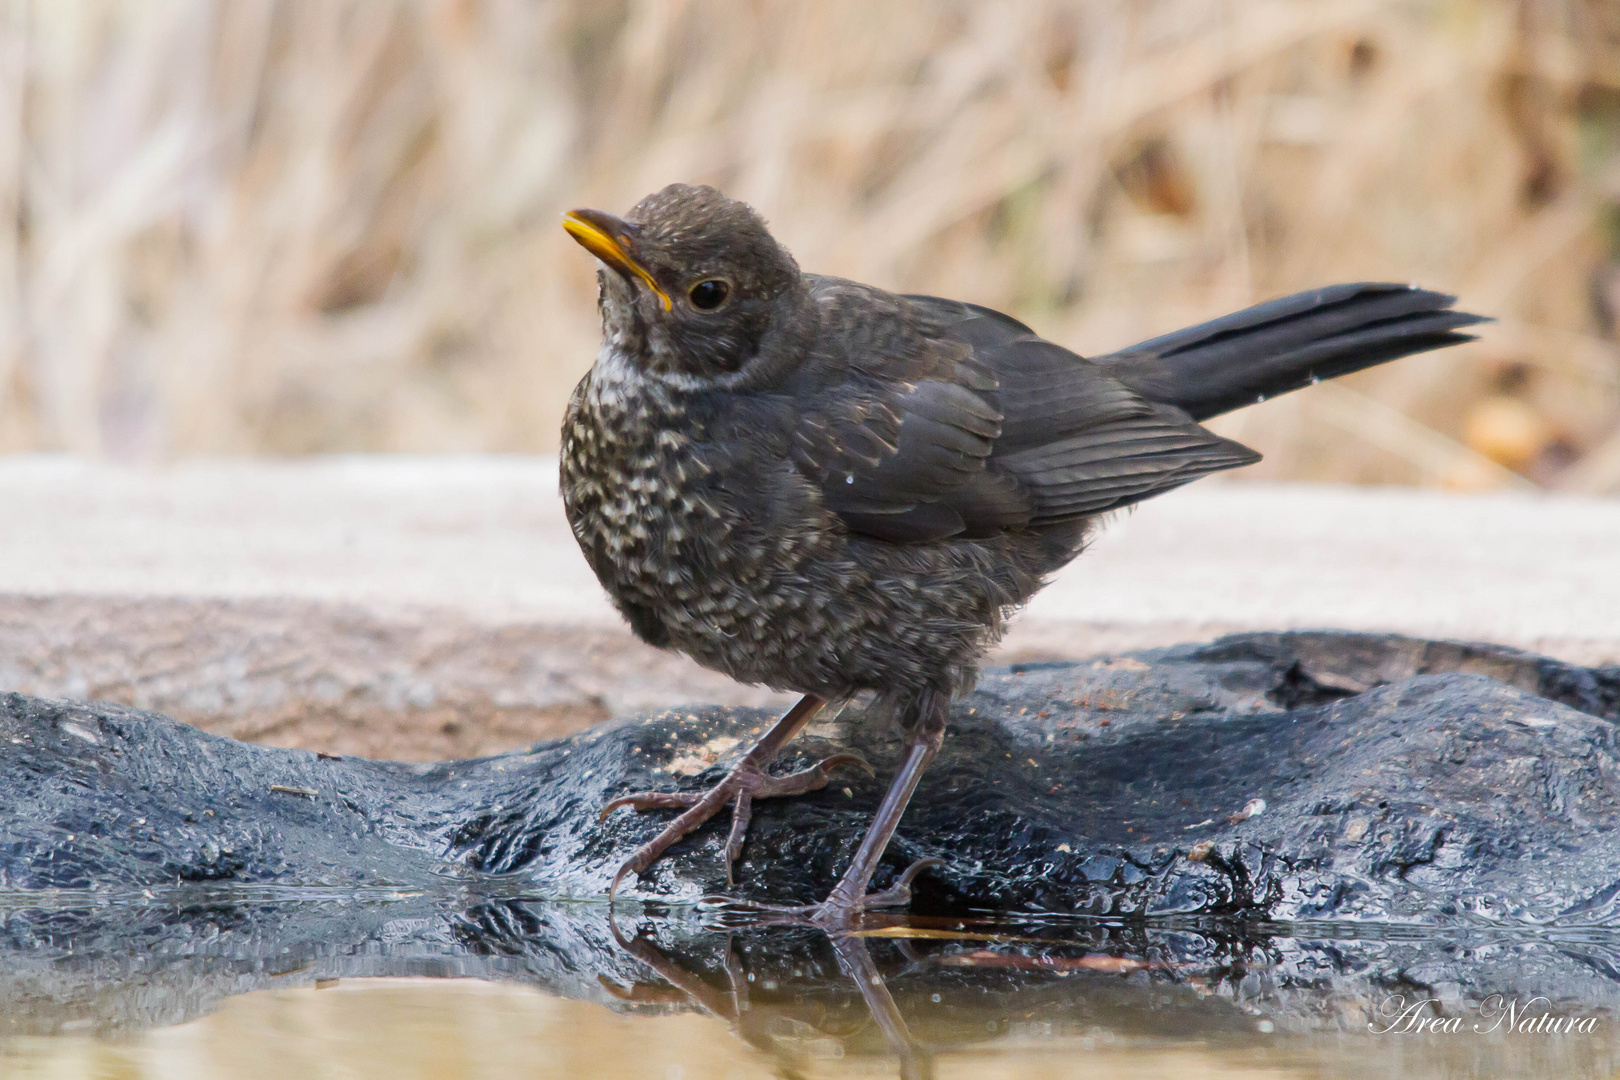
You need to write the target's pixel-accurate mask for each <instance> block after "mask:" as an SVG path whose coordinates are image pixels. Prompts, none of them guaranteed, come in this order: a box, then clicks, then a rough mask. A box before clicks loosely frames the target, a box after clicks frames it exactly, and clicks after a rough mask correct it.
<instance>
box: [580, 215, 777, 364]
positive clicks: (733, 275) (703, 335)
mask: <svg viewBox="0 0 1620 1080" xmlns="http://www.w3.org/2000/svg"><path fill="white" fill-rule="evenodd" d="M563 228H565V229H567V230H568V233H569V235H571V236H572V237H573V238H574V239H575V240H577V241H579V243H580V244H581V245H582V246H583V247H584V248H585V249H586V250H587V251H589V252H590V253H591V254H592V255H595V256H596V257H597V259H599V260H600V261H601V263H602V269H601V270H600V271H599V272H598V274H597V278H598V280H599V282H600V286H601V300H600V305H601V309H602V331H603V334H604V335H605V336H606V338H607V340H608V343H609V344H610V345H611V346H612V347H614V348H615V349H617V350H619V351H621V352H623V353H625V354H627V355H629V356H631V357H633V358H635V360H636V362H637V363H638V364H640V365H642V366H643V367H644V368H646V369H647V370H649V371H651V372H653V373H656V374H660V375H664V376H676V377H680V376H685V377H688V378H695V379H700V380H721V381H728V377H731V376H734V375H735V373H737V372H740V371H742V370H743V369H744V368H746V367H748V366H749V365H750V363H751V361H753V360H754V359H755V358H756V357H757V356H758V355H759V354H760V352H761V346H762V343H763V342H764V340H765V335H766V332H767V331H769V330H771V329H772V328H773V326H780V325H782V324H783V323H784V322H786V321H790V320H791V318H792V315H793V313H794V311H795V310H796V308H797V307H798V306H800V305H801V302H802V300H803V297H804V295H805V294H804V287H803V284H802V282H801V280H800V276H799V266H798V264H797V263H795V262H794V261H793V256H792V255H790V254H788V252H787V249H785V248H783V247H782V245H780V244H778V243H777V242H776V240H775V239H774V238H773V237H772V236H771V234H770V232H769V230H767V229H766V228H765V223H764V222H763V221H762V220H760V217H759V215H758V214H756V213H754V211H753V210H752V209H751V208H750V207H749V206H748V205H747V204H746V203H741V202H738V201H736V200H735V199H728V198H726V197H725V196H724V195H722V194H720V192H718V191H716V190H714V189H713V188H710V187H692V186H690V185H687V184H671V185H670V186H669V187H666V188H664V189H663V190H662V191H660V192H657V193H656V194H653V195H649V196H647V197H646V198H645V199H642V200H641V201H640V202H639V203H637V204H636V205H635V207H634V208H633V209H631V211H630V213H629V214H627V215H626V216H625V217H623V218H619V217H615V216H613V215H612V214H607V213H603V212H602V211H600V210H571V211H569V212H568V213H567V214H565V215H563Z"/></svg>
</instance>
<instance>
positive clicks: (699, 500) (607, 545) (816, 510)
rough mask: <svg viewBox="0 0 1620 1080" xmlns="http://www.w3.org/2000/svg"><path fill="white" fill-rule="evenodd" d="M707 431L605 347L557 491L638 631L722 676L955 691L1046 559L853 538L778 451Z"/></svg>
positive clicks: (576, 400)
mask: <svg viewBox="0 0 1620 1080" xmlns="http://www.w3.org/2000/svg"><path fill="white" fill-rule="evenodd" d="M709 419H712V418H709ZM707 422H708V421H707V420H706V418H705V416H704V415H703V406H702V405H701V403H700V401H699V398H698V396H697V395H693V396H691V397H685V396H683V395H682V392H681V391H679V390H676V389H673V388H671V387H669V386H668V385H666V384H664V383H662V382H661V381H656V380H652V379H647V378H644V377H641V376H640V375H639V373H636V372H634V371H633V370H631V366H630V364H629V362H628V361H625V360H621V359H618V358H615V357H612V356H611V355H607V354H604V357H603V358H602V359H600V360H599V361H598V363H597V366H596V367H595V368H594V369H593V370H592V371H591V373H590V374H588V375H587V376H586V377H585V379H584V380H583V381H582V382H581V383H580V384H579V386H578V387H577V388H576V389H575V391H574V396H573V399H572V401H571V402H570V405H569V409H568V414H567V417H566V420H565V421H564V425H563V439H562V454H561V487H562V495H563V502H564V505H565V507H566V508H567V513H568V520H569V524H570V525H571V526H572V527H573V530H574V536H575V538H576V539H577V540H578V541H579V544H580V547H581V549H583V551H584V554H585V558H586V560H587V561H588V562H589V563H590V565H591V568H592V569H593V570H594V571H595V572H596V576H597V578H598V579H599V580H600V581H601V582H602V584H603V586H604V587H606V589H607V591H608V594H609V595H610V596H611V597H612V599H613V601H614V604H615V605H616V606H617V607H618V609H619V610H620V611H621V612H622V613H623V614H624V616H625V618H626V619H627V620H628V621H629V622H630V625H631V628H632V629H634V630H635V632H636V634H637V635H638V636H639V637H641V638H642V639H643V640H645V641H647V642H649V643H650V644H653V645H657V646H660V647H666V648H674V649H678V650H680V651H681V652H684V653H686V654H687V655H689V656H691V657H692V658H693V659H695V660H697V661H698V662H699V663H701V664H703V665H705V666H707V667H711V668H714V669H716V670H719V671H723V672H725V673H726V674H728V675H731V676H732V677H733V678H736V679H739V680H741V681H744V682H751V683H765V684H768V685H771V686H774V687H777V688H781V689H792V690H798V691H800V692H805V693H816V694H820V695H822V696H824V697H829V698H833V697H841V696H844V695H846V694H849V693H853V692H855V691H857V690H880V691H884V692H897V693H903V692H906V691H915V690H919V689H921V688H922V687H924V686H940V687H949V686H955V685H960V684H961V682H962V680H963V679H964V677H966V676H967V675H968V673H969V672H970V670H971V668H972V666H973V664H974V662H975V661H976V659H977V657H978V655H979V654H980V652H981V651H982V649H983V648H984V646H985V644H986V643H987V642H988V641H989V640H992V639H993V638H995V637H996V636H997V635H998V634H999V633H1000V630H1001V626H1002V620H1003V617H1004V615H1005V614H1006V613H1007V612H1008V611H1009V610H1010V609H1011V608H1012V607H1014V606H1016V605H1017V604H1020V603H1022V602H1023V601H1024V600H1025V599H1027V598H1028V597H1029V595H1030V594H1031V593H1033V592H1034V591H1035V590H1036V589H1037V588H1039V587H1040V584H1041V579H1042V575H1043V574H1044V573H1046V572H1048V571H1049V570H1051V569H1052V568H1053V566H1055V565H1056V563H1057V561H1056V560H1054V559H1053V554H1052V552H1051V551H1050V550H1048V548H1049V545H1047V544H1044V543H1043V542H1041V541H1040V539H1039V538H1038V537H1035V536H1033V535H1030V534H1024V535H1003V536H999V537H995V538H990V539H985V540H965V539H964V540H948V541H941V542H933V543H929V544H894V543H888V542H884V541H881V540H876V539H871V538H866V537H861V536H857V535H852V534H851V533H850V532H849V530H848V529H847V528H845V527H844V526H843V525H842V524H841V523H840V522H838V521H837V519H836V518H835V517H834V516H833V515H832V514H831V513H830V512H829V511H828V510H827V509H826V508H825V506H824V504H823V503H822V500H821V498H820V497H819V495H818V494H817V492H816V489H815V488H814V486H813V485H812V484H811V483H809V481H807V480H806V479H805V478H804V477H803V476H801V475H800V474H799V472H798V470H797V469H796V468H795V467H794V465H793V464H792V462H791V461H790V460H789V458H788V456H787V454H786V452H785V450H784V452H783V453H782V454H780V455H777V454H774V453H772V452H770V451H768V450H766V449H765V448H763V447H760V446H758V445H757V444H756V445H751V446H747V447H739V446H737V445H735V444H736V442H737V438H736V435H735V433H718V432H710V431H709V430H707ZM711 435H713V436H716V437H714V438H711ZM1070 555H1072V549H1071V550H1069V551H1068V552H1067V554H1064V555H1062V561H1066V559H1067V558H1068V557H1069V556H1070Z"/></svg>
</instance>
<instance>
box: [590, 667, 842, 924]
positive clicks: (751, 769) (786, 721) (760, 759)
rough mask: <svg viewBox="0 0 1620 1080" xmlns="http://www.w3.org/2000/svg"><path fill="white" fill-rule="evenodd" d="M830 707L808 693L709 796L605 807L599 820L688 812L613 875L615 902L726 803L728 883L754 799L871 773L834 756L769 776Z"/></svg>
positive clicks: (628, 798) (644, 798) (642, 797)
mask: <svg viewBox="0 0 1620 1080" xmlns="http://www.w3.org/2000/svg"><path fill="white" fill-rule="evenodd" d="M826 704H827V702H826V699H824V698H819V697H817V696H815V695H814V694H806V695H805V696H804V697H803V698H801V699H800V701H799V703H798V704H797V705H795V706H793V708H791V709H789V710H788V711H787V714H786V715H785V716H783V717H782V719H780V720H778V721H777V722H776V725H775V726H774V727H772V728H771V730H769V731H767V732H766V733H765V734H764V735H763V736H761V737H760V740H759V742H757V743H755V744H754V746H753V748H752V749H750V750H749V751H748V753H746V754H744V755H743V757H742V760H740V761H738V762H737V764H736V765H734V766H732V769H731V771H730V772H729V773H727V774H726V776H725V779H723V780H721V781H720V782H719V783H718V784H716V785H715V786H714V787H712V788H710V789H709V790H708V791H705V792H702V793H697V792H661V791H637V792H632V793H631V794H629V795H621V796H620V797H619V798H617V799H614V800H613V801H612V802H610V803H608V804H607V805H606V806H604V807H603V808H602V814H601V818H599V819H598V820H603V819H606V817H607V816H608V815H609V814H611V813H612V812H613V811H615V810H617V809H619V808H620V807H623V806H629V807H633V808H634V809H636V810H660V809H676V808H680V809H683V810H684V813H682V814H681V815H680V816H679V817H677V818H676V819H675V820H674V821H672V822H670V823H669V825H668V826H667V827H666V828H665V829H664V831H663V832H661V833H659V834H658V835H657V836H655V837H653V838H652V839H651V840H649V841H647V843H645V844H643V845H641V847H639V848H637V849H636V851H635V854H633V855H631V856H630V858H628V859H626V860H625V861H624V864H623V865H622V866H620V867H619V871H618V873H616V874H614V875H613V884H612V885H611V886H609V888H608V899H609V900H610V901H611V900H612V899H613V897H614V895H615V894H616V893H618V891H619V883H620V882H622V881H623V880H624V879H625V877H626V876H627V875H629V874H640V873H643V872H645V871H646V870H647V868H648V867H650V866H652V864H653V863H655V862H657V861H658V860H659V859H660V858H662V857H663V854H664V852H666V851H668V850H669V848H670V846H671V845H672V844H674V843H675V842H676V841H677V840H679V839H680V838H681V837H683V836H685V835H686V834H687V833H689V832H691V831H692V830H693V829H696V828H697V827H698V826H699V825H702V824H703V823H704V822H705V821H708V820H709V819H710V818H712V817H714V815H715V814H718V813H719V812H720V811H721V810H722V809H723V808H724V807H725V806H726V804H727V803H730V804H731V813H732V822H731V833H730V835H729V836H728V837H727V838H726V852H725V863H726V880H727V881H728V882H729V881H730V880H731V866H732V863H733V862H734V861H735V860H736V858H737V856H738V854H740V853H741V851H742V845H743V838H744V836H745V835H746V834H747V830H748V820H749V818H750V817H751V816H752V815H753V801H754V800H755V799H766V798H775V797H779V796H783V795H803V794H805V793H806V792H810V791H818V790H820V789H821V788H824V787H826V786H827V774H828V773H829V772H830V771H831V770H832V769H834V768H836V767H837V766H839V765H859V766H861V767H862V768H867V769H868V770H869V769H870V767H869V766H867V764H866V762H865V761H864V760H862V759H861V758H859V757H857V756H855V755H854V754H834V755H833V756H832V757H829V758H827V759H825V760H823V761H821V762H819V763H818V764H816V765H813V766H811V767H810V768H808V769H802V770H800V771H799V772H796V773H791V774H789V775H787V776H772V775H771V774H770V773H768V772H766V771H765V766H766V765H768V764H770V761H771V759H772V758H774V757H775V756H776V755H777V752H778V751H780V750H781V749H782V747H783V746H785V745H786V744H787V742H788V741H789V740H790V739H792V738H793V737H794V736H795V735H797V734H798V733H799V732H800V731H801V730H802V729H803V728H804V726H805V725H806V724H808V723H809V722H810V721H811V719H813V718H814V717H815V715H816V713H818V712H820V711H821V709H822V708H823V707H824V706H825V705H826Z"/></svg>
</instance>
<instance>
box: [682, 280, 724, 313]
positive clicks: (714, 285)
mask: <svg viewBox="0 0 1620 1080" xmlns="http://www.w3.org/2000/svg"><path fill="white" fill-rule="evenodd" d="M686 295H687V296H689V297H690V298H691V300H692V306H693V307H695V308H697V309H698V310H699V311H713V310H714V309H715V308H717V307H719V306H720V305H721V304H723V303H725V302H726V297H728V296H730V295H731V286H730V285H728V284H726V283H725V282H724V281H721V280H720V279H719V278H709V279H707V280H706V281H700V282H698V283H697V284H696V285H694V286H692V290H691V291H690V292H688V293H687V294H686Z"/></svg>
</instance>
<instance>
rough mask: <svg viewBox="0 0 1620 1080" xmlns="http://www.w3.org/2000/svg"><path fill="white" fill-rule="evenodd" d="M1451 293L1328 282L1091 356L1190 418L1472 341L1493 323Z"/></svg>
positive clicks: (1134, 386) (1216, 413)
mask: <svg viewBox="0 0 1620 1080" xmlns="http://www.w3.org/2000/svg"><path fill="white" fill-rule="evenodd" d="M1456 299H1457V298H1456V297H1455V296H1446V295H1445V294H1444V293H1436V292H1429V291H1427V290H1425V289H1418V288H1414V287H1412V286H1410V285H1390V284H1384V283H1379V282H1362V283H1358V284H1353V285H1330V286H1328V287H1327V288H1325V289H1314V290H1312V291H1310V292H1302V293H1295V294H1294V295H1293V296H1285V297H1283V298H1282V299H1280V300H1271V301H1268V302H1267V303H1264V304H1256V305H1255V306H1254V307H1251V308H1245V309H1244V310H1242V311H1239V312H1235V313H1234V314H1231V315H1227V316H1225V317H1223V318H1219V319H1213V320H1211V321H1209V322H1207V323H1200V324H1198V325H1197V326H1190V327H1188V328H1187V329H1185V330H1177V331H1176V332H1175V333H1173V334H1166V335H1165V336H1164V337H1157V338H1154V339H1153V340H1152V341H1144V342H1142V343H1141V344H1140V345H1133V346H1132V347H1130V348H1129V349H1122V350H1120V351H1119V352H1116V353H1109V354H1108V355H1106V356H1094V357H1092V358H1091V360H1092V362H1094V363H1097V364H1104V365H1106V366H1107V367H1108V368H1109V369H1110V371H1109V373H1110V374H1112V375H1113V376H1114V377H1115V378H1117V379H1119V380H1120V381H1121V382H1123V383H1124V384H1125V385H1126V386H1129V387H1130V388H1131V389H1132V390H1135V391H1136V392H1137V393H1139V394H1141V395H1143V396H1144V397H1146V398H1148V399H1150V400H1152V401H1159V402H1163V403H1164V404H1166V405H1174V406H1176V407H1178V408H1180V409H1182V410H1184V411H1186V412H1187V413H1190V414H1191V415H1192V418H1193V419H1194V420H1205V419H1208V418H1209V417H1211V416H1219V415H1220V414H1221V413H1224V412H1230V411H1231V410H1233V409H1237V408H1241V407H1243V406H1244V405H1252V404H1254V403H1255V402H1256V401H1264V400H1265V399H1266V398H1268V397H1275V396H1276V395H1278V394H1286V393H1287V392H1288V391H1290V390H1298V389H1299V388H1300V387H1302V386H1308V385H1310V384H1311V383H1314V382H1319V381H1320V380H1322V379H1332V378H1335V377H1337V376H1339V375H1348V374H1349V373H1350V372H1352V371H1360V370H1361V369H1362V368H1369V367H1372V366H1374V365H1375V364H1382V363H1384V362H1385V361H1386V360H1394V359H1396V358H1397V357H1401V356H1407V355H1409V354H1411V353H1420V352H1427V351H1429V350H1430V349H1443V348H1445V347H1446V346H1447V345H1456V344H1459V343H1461V342H1464V341H1472V340H1474V336H1473V335H1472V334H1461V333H1458V332H1457V330H1458V328H1459V327H1463V326H1473V325H1474V324H1476V323H1482V322H1489V321H1491V320H1490V319H1488V318H1486V317H1485V316H1482V315H1470V314H1468V313H1467V312H1466V311H1452V310H1451V305H1452V304H1453V303H1455V302H1456Z"/></svg>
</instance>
